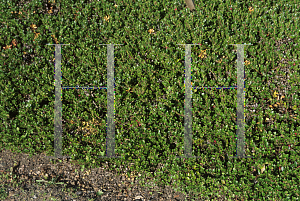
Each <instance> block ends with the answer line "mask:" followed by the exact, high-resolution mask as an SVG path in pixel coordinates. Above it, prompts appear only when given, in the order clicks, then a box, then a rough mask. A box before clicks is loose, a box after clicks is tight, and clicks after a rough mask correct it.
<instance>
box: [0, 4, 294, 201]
mask: <svg viewBox="0 0 300 201" xmlns="http://www.w3.org/2000/svg"><path fill="white" fill-rule="evenodd" d="M296 2H297V1H296V0H295V1H256V0H253V1H245V2H235V1H228V0H227V1H225V0H224V1H217V0H213V1H209V2H203V1H195V4H196V11H195V12H190V11H189V9H187V8H186V7H185V4H184V1H179V0H172V1H166V0H163V1H146V0H137V1H129V0H123V1H120V0H116V1H92V2H89V1H70V0H64V1H60V2H56V1H53V0H52V1H49V2H48V3H47V4H45V3H43V1H30V3H27V4H24V6H22V7H17V6H16V2H15V1H5V2H2V3H1V4H0V7H1V9H0V16H1V18H0V27H1V35H0V45H1V57H0V67H1V68H0V76H1V77H0V83H1V84H0V92H1V94H0V96H1V97H0V98H1V108H0V112H1V120H2V122H1V130H0V131H1V138H2V140H1V142H0V145H1V146H2V147H9V148H12V149H13V150H14V151H18V152H23V153H30V154H36V153H46V154H47V155H49V156H51V155H52V156H53V155H54V99H55V96H54V79H53V78H54V62H55V61H54V58H55V56H54V54H55V52H54V50H55V48H54V47H55V46H52V45H46V44H70V45H66V46H62V64H61V65H62V86H106V84H107V81H106V77H107V49H106V46H101V45H99V44H110V43H113V44H123V45H122V46H115V51H114V70H115V71H114V77H115V126H116V134H115V143H116V148H115V154H116V155H117V156H121V157H122V158H119V159H103V158H102V159H101V158H98V156H99V155H105V150H106V144H105V140H106V135H107V133H106V113H107V111H106V110H107V109H106V108H107V92H106V90H104V89H94V90H91V89H86V90H83V89H63V90H62V118H63V147H62V150H63V155H69V156H71V157H72V159H73V160H77V161H79V162H81V163H82V164H83V165H85V166H87V167H99V165H100V164H101V163H102V162H103V161H110V163H111V164H112V165H111V168H112V169H118V167H119V166H120V165H121V164H129V163H134V166H133V167H132V170H131V171H140V172H144V174H143V175H142V176H144V177H146V176H148V175H150V176H153V177H155V179H156V181H157V182H158V183H162V184H171V183H172V185H174V186H176V189H178V190H179V191H183V192H194V193H195V194H198V197H203V198H209V197H211V196H219V195H220V193H221V192H222V193H223V194H226V196H227V197H228V199H235V198H237V197H239V198H243V199H247V200H248V199H255V200H258V199H268V198H273V199H281V200H283V199H292V200H296V198H299V192H300V187H299V183H300V182H299V175H300V174H299V170H300V168H299V164H298V163H299V161H300V160H299V159H300V158H299V134H300V129H299V116H298V114H299V111H300V110H299V109H300V107H299V60H298V58H299V55H300V52H299V37H298V36H299V27H298V26H299V17H300V16H299V10H300V7H299V4H297V3H296ZM45 7H47V8H48V15H45V14H41V13H40V11H41V9H45ZM284 38H291V39H293V42H290V43H287V44H283V45H282V46H280V48H279V50H278V49H277V46H276V41H278V40H282V39H284ZM244 43H247V44H249V43H251V45H248V46H245V50H244V52H245V56H244V65H245V122H246V126H245V152H246V153H245V154H246V156H253V158H229V156H230V155H231V156H232V155H235V153H236V133H235V132H236V103H237V98H236V89H234V88H233V89H222V90H220V89H193V123H192V130H193V155H194V156H200V158H182V159H180V158H176V156H182V155H183V153H184V141H183V140H184V96H185V88H184V72H185V71H184V70H185V67H184V60H185V58H184V56H185V49H184V46H182V45H177V44H198V45H195V46H192V51H191V54H192V85H193V86H199V87H201V86H211V87H216V86H236V85H237V81H236V80H237V79H236V77H237V75H236V71H237V62H236V59H237V54H236V46H234V45H230V44H244ZM33 54H34V55H35V56H31V55H33ZM283 58H289V59H294V60H293V61H289V62H287V63H286V64H279V63H280V61H281V60H282V59H283ZM285 68H288V69H289V71H288V73H287V72H286V71H284V70H283V69H285ZM277 76H281V77H282V76H283V77H284V78H285V79H287V80H288V84H287V85H283V84H280V83H279V82H275V81H274V82H272V81H271V80H273V79H275V78H277ZM287 88H288V90H285V93H283V92H282V91H284V90H283V89H287ZM249 105H257V106H256V107H255V109H253V108H251V107H249ZM279 108H281V109H279ZM253 110H254V111H253ZM282 111H284V112H283V113H282ZM159 164H163V165H164V166H163V167H162V169H161V171H159V172H156V173H155V175H153V172H152V170H153V168H154V167H157V166H158V165H159Z"/></svg>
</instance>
